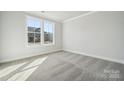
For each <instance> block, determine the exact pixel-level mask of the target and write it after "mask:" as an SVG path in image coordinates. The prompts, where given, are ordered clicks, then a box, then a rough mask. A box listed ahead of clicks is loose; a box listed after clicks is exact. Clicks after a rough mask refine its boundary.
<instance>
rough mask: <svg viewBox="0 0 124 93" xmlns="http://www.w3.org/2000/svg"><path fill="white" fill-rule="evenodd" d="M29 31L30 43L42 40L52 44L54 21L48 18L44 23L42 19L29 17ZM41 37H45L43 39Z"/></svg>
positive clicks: (44, 42) (37, 42)
mask: <svg viewBox="0 0 124 93" xmlns="http://www.w3.org/2000/svg"><path fill="white" fill-rule="evenodd" d="M41 27H43V30H42V28H41ZM42 31H43V32H42ZM27 32H28V43H29V44H41V41H43V42H42V43H43V44H51V43H53V32H54V23H53V22H51V21H48V20H44V22H43V23H42V21H41V20H40V19H36V18H32V17H28V18H27ZM42 35H43V36H42ZM41 37H43V38H42V40H41Z"/></svg>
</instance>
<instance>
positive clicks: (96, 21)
mask: <svg viewBox="0 0 124 93" xmlns="http://www.w3.org/2000/svg"><path fill="white" fill-rule="evenodd" d="M63 49H65V50H70V51H73V52H77V53H81V54H86V55H90V56H94V57H99V58H103V59H107V60H112V61H117V62H121V63H124V12H96V13H92V14H90V15H87V16H82V17H80V18H78V19H75V20H71V21H68V22H65V23H64V24H63Z"/></svg>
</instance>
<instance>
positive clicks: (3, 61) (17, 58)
mask: <svg viewBox="0 0 124 93" xmlns="http://www.w3.org/2000/svg"><path fill="white" fill-rule="evenodd" d="M58 51H62V49H57V50H52V51H48V52H42V53H37V54H31V55H25V56H21V57H16V58H10V59H3V60H1V61H0V63H7V62H11V61H14V60H19V59H24V58H27V57H33V56H38V55H44V54H49V53H53V52H58Z"/></svg>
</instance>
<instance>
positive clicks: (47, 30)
mask: <svg viewBox="0 0 124 93" xmlns="http://www.w3.org/2000/svg"><path fill="white" fill-rule="evenodd" d="M53 26H54V24H53V22H50V21H47V20H45V21H44V43H45V44H49V43H53V28H54V27H53Z"/></svg>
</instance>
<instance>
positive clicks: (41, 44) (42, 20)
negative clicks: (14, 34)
mask: <svg viewBox="0 0 124 93" xmlns="http://www.w3.org/2000/svg"><path fill="white" fill-rule="evenodd" d="M28 18H31V19H34V20H39V21H40V22H41V32H40V44H37V43H35V42H34V43H33V44H29V42H28V33H29V31H28V28H27V19H28ZM25 20H26V21H25V29H26V45H27V46H28V47H33V46H34V47H35V46H52V45H55V22H53V21H50V22H52V23H53V42H52V43H48V44H45V43H44V20H46V19H42V18H38V17H35V16H31V15H26V18H25ZM48 21H49V20H48ZM31 33H37V32H31Z"/></svg>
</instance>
